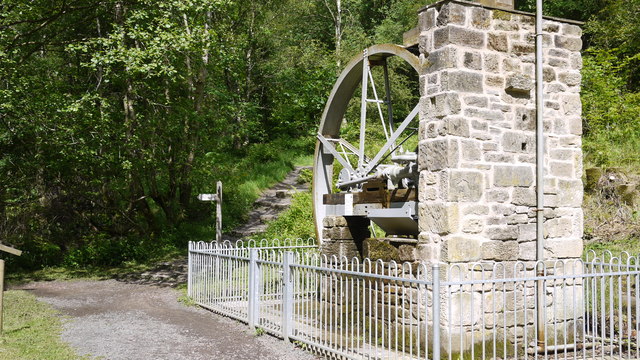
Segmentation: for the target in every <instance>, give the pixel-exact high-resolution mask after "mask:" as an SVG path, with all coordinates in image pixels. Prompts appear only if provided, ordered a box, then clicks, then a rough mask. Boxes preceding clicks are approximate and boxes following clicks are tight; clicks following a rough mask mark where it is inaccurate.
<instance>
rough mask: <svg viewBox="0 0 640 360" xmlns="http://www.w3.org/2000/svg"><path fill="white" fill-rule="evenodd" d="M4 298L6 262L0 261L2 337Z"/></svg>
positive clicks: (0, 329)
mask: <svg viewBox="0 0 640 360" xmlns="http://www.w3.org/2000/svg"><path fill="white" fill-rule="evenodd" d="M3 297H4V260H2V259H0V336H1V335H2V313H3V312H4V308H3V307H2V300H3V299H2V298H3Z"/></svg>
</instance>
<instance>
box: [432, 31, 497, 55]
mask: <svg viewBox="0 0 640 360" xmlns="http://www.w3.org/2000/svg"><path fill="white" fill-rule="evenodd" d="M449 44H455V45H462V46H468V47H471V48H476V49H482V48H483V47H484V45H485V36H484V33H483V32H481V31H476V30H470V29H467V28H464V27H459V26H452V25H447V26H444V27H442V28H439V29H437V30H435V31H434V32H433V46H434V49H439V48H441V47H443V46H446V45H449Z"/></svg>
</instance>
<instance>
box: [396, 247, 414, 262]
mask: <svg viewBox="0 0 640 360" xmlns="http://www.w3.org/2000/svg"><path fill="white" fill-rule="evenodd" d="M398 258H399V259H400V261H402V262H404V261H409V262H413V261H416V247H415V246H413V245H407V244H402V245H400V246H399V247H398Z"/></svg>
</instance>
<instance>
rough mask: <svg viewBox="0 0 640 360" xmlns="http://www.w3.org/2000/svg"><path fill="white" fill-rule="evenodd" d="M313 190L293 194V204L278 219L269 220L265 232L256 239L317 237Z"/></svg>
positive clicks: (255, 237)
mask: <svg viewBox="0 0 640 360" xmlns="http://www.w3.org/2000/svg"><path fill="white" fill-rule="evenodd" d="M312 197H313V196H312V194H311V191H305V192H299V193H296V194H293V197H292V199H291V206H290V207H289V208H288V209H287V210H285V211H283V212H282V213H281V214H280V216H278V218H277V219H275V220H273V221H271V222H269V224H268V227H267V229H266V231H265V232H263V233H260V234H256V235H254V236H253V238H254V239H256V240H259V239H287V238H288V239H298V238H300V239H309V238H315V236H316V235H315V229H314V225H313V205H312Z"/></svg>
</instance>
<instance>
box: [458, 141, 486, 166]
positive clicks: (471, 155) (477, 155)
mask: <svg viewBox="0 0 640 360" xmlns="http://www.w3.org/2000/svg"><path fill="white" fill-rule="evenodd" d="M460 145H461V153H462V160H465V161H479V160H480V159H481V158H482V151H481V150H480V142H479V141H476V140H462V141H461V142H460Z"/></svg>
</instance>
